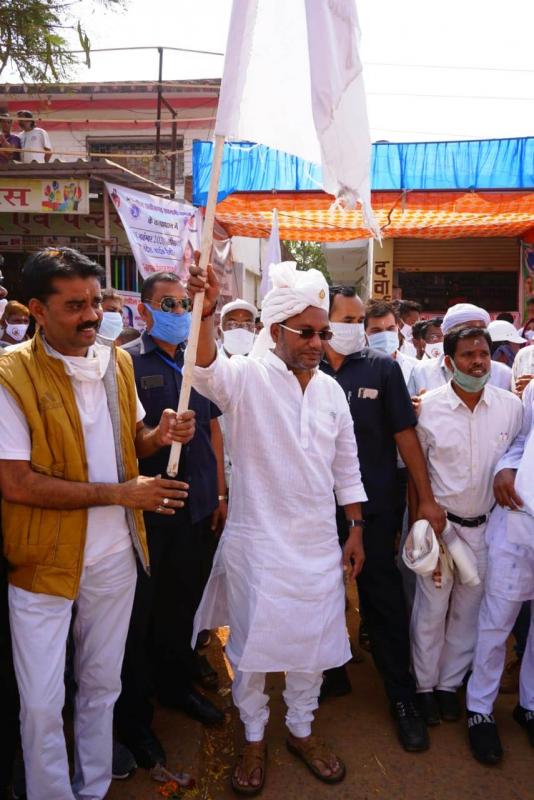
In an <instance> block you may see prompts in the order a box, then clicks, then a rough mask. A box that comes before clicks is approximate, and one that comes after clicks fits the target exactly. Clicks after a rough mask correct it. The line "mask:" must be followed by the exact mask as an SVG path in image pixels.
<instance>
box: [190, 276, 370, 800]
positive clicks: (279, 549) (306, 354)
mask: <svg viewBox="0 0 534 800" xmlns="http://www.w3.org/2000/svg"><path fill="white" fill-rule="evenodd" d="M191 276H192V277H191V278H190V281H189V289H190V291H191V292H192V293H195V292H197V291H200V290H202V289H204V288H206V294H205V297H204V314H203V320H204V321H203V323H202V325H201V331H200V340H199V347H198V352H197V361H196V363H197V368H196V370H195V378H194V386H195V389H196V390H197V391H198V392H200V393H201V394H204V395H205V396H207V397H208V398H210V399H211V400H212V401H213V402H215V403H216V404H217V406H218V407H219V408H220V409H221V411H222V412H223V413H224V415H225V427H226V434H227V445H228V449H229V452H230V457H231V459H232V469H233V472H232V492H231V494H230V506H229V515H228V520H227V523H226V527H225V530H224V533H223V535H222V538H221V541H220V544H219V548H218V550H217V554H216V556H215V560H214V565H213V569H212V573H211V576H210V580H209V582H208V585H207V587H206V590H205V592H204V597H203V599H202V602H201V605H200V607H199V610H198V612H197V617H196V629H195V632H194V633H193V638H194V637H195V636H196V631H197V630H200V629H202V628H212V627H215V626H219V625H228V624H229V625H230V639H229V642H228V645H227V648H226V654H227V656H228V658H229V660H230V662H231V664H232V666H233V670H234V682H233V687H232V692H233V698H234V702H235V704H236V706H237V707H238V709H239V713H240V716H241V719H242V721H243V723H244V725H245V736H246V743H245V746H244V748H243V751H242V753H241V755H240V757H239V760H238V763H237V765H236V768H235V770H234V772H233V774H232V779H231V780H232V787H233V789H234V791H236V792H238V793H243V794H250V793H257V792H258V791H260V790H261V788H262V786H263V783H264V779H265V767H266V764H265V743H264V730H265V726H266V724H267V720H268V716H269V711H268V706H267V702H268V697H267V695H266V694H265V691H264V690H265V673H266V672H282V671H283V672H285V673H286V689H285V692H284V699H285V701H286V704H287V707H288V711H287V716H286V722H287V726H288V728H289V737H288V739H287V746H288V748H289V750H290V751H291V752H292V753H294V754H295V755H297V756H298V757H299V758H301V759H302V760H303V761H304V762H305V763H306V765H307V766H308V768H309V769H310V770H311V772H312V773H313V774H314V775H315V777H317V778H319V779H320V780H322V781H325V782H327V783H334V782H338V781H340V780H342V779H343V778H344V776H345V767H344V765H343V763H342V761H341V760H340V759H339V758H338V757H337V756H336V755H335V754H334V753H333V752H332V751H331V750H330V749H329V748H328V747H327V746H326V745H325V744H324V743H323V742H321V741H320V740H318V739H316V738H315V737H313V736H311V722H312V720H313V712H314V710H315V709H316V708H317V704H318V697H319V691H320V688H321V683H322V678H323V671H324V670H325V669H328V668H330V667H334V666H340V665H342V664H344V663H346V662H347V661H348V660H350V657H351V654H350V647H349V642H348V637H347V632H346V625H345V613H344V609H345V591H344V586H343V571H342V554H341V550H340V547H339V543H338V536H337V527H336V511H335V500H334V491H335V492H336V496H337V501H338V503H339V504H340V505H342V506H344V510H345V514H346V517H347V520H348V525H349V528H350V535H349V538H348V540H347V543H346V545H345V548H344V559H345V564H346V565H347V567H348V568H349V573H350V575H351V576H354V575H355V574H357V573H358V572H359V571H360V569H361V567H362V566H363V559H364V555H363V544H362V525H363V523H362V515H361V507H360V503H361V502H363V501H365V500H366V499H367V498H366V494H365V491H364V489H363V486H362V483H361V478H360V470H359V462H358V454H357V447H356V439H355V436H354V427H353V422H352V418H351V415H350V412H349V408H348V405H347V401H346V399H345V395H344V393H343V391H342V390H341V388H340V387H339V386H338V384H337V383H336V382H335V381H334V380H333V379H332V378H330V377H329V376H327V375H325V374H324V373H323V372H321V371H320V370H318V369H317V367H318V365H319V362H320V359H321V356H322V341H324V340H326V339H327V338H330V337H331V336H332V331H331V330H330V327H329V321H328V308H329V296H328V285H327V283H326V281H325V280H324V277H323V276H322V274H321V273H320V272H318V271H317V270H309V271H307V272H298V271H297V270H296V265H295V264H294V263H285V264H277V265H274V266H272V267H271V270H270V278H271V281H272V284H273V288H272V289H271V291H270V292H268V294H267V295H266V296H265V298H264V300H263V307H262V322H263V323H264V330H263V331H262V333H261V334H260V337H259V338H260V339H261V340H262V341H261V342H260V341H259V342H258V345H259V347H258V349H259V350H260V348H262V345H263V344H265V352H266V354H265V355H264V356H262V357H259V358H251V357H243V356H233V357H232V358H231V359H226V358H221V357H220V355H218V354H217V348H216V345H215V339H214V330H213V324H212V320H211V316H212V314H213V313H214V311H215V308H216V304H217V297H218V286H217V282H216V279H215V276H214V273H213V271H212V270H211V268H210V269H209V270H208V276H205V275H203V274H202V273H201V272H200V270H199V269H197V268H192V269H191ZM271 337H272V338H271ZM271 347H274V351H271V349H270V348H271Z"/></svg>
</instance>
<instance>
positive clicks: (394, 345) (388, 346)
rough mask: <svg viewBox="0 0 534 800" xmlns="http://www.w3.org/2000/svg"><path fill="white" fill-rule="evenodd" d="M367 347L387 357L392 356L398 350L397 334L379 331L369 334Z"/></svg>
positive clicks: (395, 332)
mask: <svg viewBox="0 0 534 800" xmlns="http://www.w3.org/2000/svg"><path fill="white" fill-rule="evenodd" d="M367 341H368V342H369V347H371V348H373V349H374V350H381V351H382V352H383V353H386V354H387V355H388V356H392V355H393V353H395V352H396V351H397V350H398V349H399V334H398V333H397V331H380V332H379V333H370V334H368V336H367Z"/></svg>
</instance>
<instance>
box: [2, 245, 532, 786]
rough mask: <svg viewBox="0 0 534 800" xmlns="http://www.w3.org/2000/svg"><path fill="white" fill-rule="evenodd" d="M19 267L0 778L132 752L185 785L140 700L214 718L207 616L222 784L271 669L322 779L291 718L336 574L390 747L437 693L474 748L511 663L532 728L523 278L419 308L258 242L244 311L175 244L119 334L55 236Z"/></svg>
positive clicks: (309, 681)
mask: <svg viewBox="0 0 534 800" xmlns="http://www.w3.org/2000/svg"><path fill="white" fill-rule="evenodd" d="M22 277H23V285H24V299H25V301H26V302H27V305H24V304H23V303H21V302H18V301H14V300H9V301H8V302H6V304H5V306H4V308H3V312H2V318H1V320H0V336H1V339H0V348H1V349H0V353H1V355H0V429H1V433H2V435H1V437H0V442H1V444H0V489H1V493H2V536H3V551H4V562H3V565H2V570H3V571H2V586H1V608H0V678H1V686H2V697H3V701H4V705H3V708H4V709H5V712H6V713H5V714H4V715H3V717H2V722H1V725H2V726H3V728H4V731H3V733H4V736H3V740H4V741H5V742H7V746H6V747H4V748H3V751H2V753H1V755H0V796H2V795H1V792H2V791H5V792H6V793H7V789H8V787H9V786H11V791H12V796H13V797H18V798H21V797H24V796H26V797H28V798H29V800H51V798H53V800H73V799H74V798H86V799H87V798H92V799H93V800H99V799H101V798H104V797H105V796H106V793H107V791H108V788H109V784H110V781H111V779H112V777H116V778H124V777H127V776H128V775H130V774H131V773H132V772H133V770H134V769H135V768H136V766H139V767H143V768H145V769H148V770H150V771H151V772H152V774H153V776H155V777H157V778H159V779H161V778H162V777H163V778H165V777H170V778H173V779H175V780H176V781H177V782H179V783H180V784H181V785H184V786H185V785H187V784H188V781H189V776H187V775H185V774H182V773H175V772H173V771H172V768H171V767H170V766H169V765H168V763H167V755H166V750H165V742H163V741H162V740H161V738H160V735H159V733H158V730H157V725H156V724H155V722H154V702H155V701H156V700H157V702H158V703H159V704H160V705H163V706H165V707H168V708H171V709H175V710H177V711H178V712H181V713H185V714H187V715H189V716H191V717H193V718H194V719H196V720H199V721H200V722H202V723H203V724H205V725H217V724H223V723H224V721H225V713H224V711H223V710H221V708H220V707H219V706H218V704H217V701H216V695H213V694H211V695H210V692H212V691H213V690H214V689H216V688H217V687H218V682H219V675H218V673H217V670H216V669H215V668H214V667H213V665H212V664H211V663H210V661H209V660H208V657H207V651H206V646H207V644H208V643H209V640H210V637H211V632H212V631H213V630H214V629H216V628H220V627H223V626H228V628H229V635H228V639H227V643H226V649H225V652H226V656H227V659H228V661H229V663H230V665H231V669H232V674H233V682H232V697H233V702H234V705H235V707H236V709H237V711H238V713H239V716H240V719H241V721H242V723H243V727H244V743H243V747H242V749H241V751H240V754H239V757H238V760H237V763H236V765H235V767H234V768H233V770H232V773H231V783H232V786H233V789H234V790H235V792H236V793H238V794H248V795H251V794H257V793H258V792H260V791H261V789H262V787H263V785H264V782H265V777H266V773H267V748H266V745H265V729H266V726H267V722H268V717H269V706H268V700H269V698H268V696H267V694H266V691H265V676H266V673H268V672H283V673H285V690H284V700H285V703H286V706H287V714H286V724H287V728H288V736H287V741H286V744H287V748H288V750H289V751H290V753H292V754H293V755H294V756H295V757H296V758H298V759H300V760H301V761H302V762H303V763H304V764H305V765H306V766H307V767H308V768H309V770H310V772H311V773H312V774H313V775H314V776H315V777H316V778H317V779H318V780H321V781H323V782H326V783H337V782H339V781H341V780H343V778H344V777H345V774H346V767H345V764H344V763H343V760H342V759H341V757H340V756H339V755H338V753H337V751H336V750H335V749H333V748H332V747H331V746H330V745H329V744H327V743H326V742H324V741H323V740H322V739H321V738H320V737H318V736H316V735H315V734H313V733H312V723H313V719H314V713H315V711H316V709H317V707H318V704H319V702H323V701H327V699H328V697H329V696H339V695H343V694H346V693H348V692H350V691H351V690H352V687H351V682H350V678H349V674H348V672H347V669H346V664H347V662H348V661H349V660H350V659H351V655H352V652H351V643H350V641H349V638H348V634H347V627H346V618H345V613H346V597H345V593H346V582H347V581H356V585H357V592H358V597H359V616H360V640H361V641H362V642H364V641H365V642H368V644H369V648H370V651H371V654H372V657H373V660H374V664H375V666H376V669H377V670H378V672H379V674H380V676H381V679H382V681H383V686H384V692H385V695H386V698H387V702H388V704H389V708H390V710H391V716H392V723H393V725H392V731H393V730H395V731H396V734H397V736H398V739H399V742H400V744H401V746H402V747H403V748H404V749H405V750H407V751H409V752H420V751H424V750H427V749H428V748H429V746H430V737H429V728H432V726H436V725H439V724H441V722H442V721H449V722H452V721H457V720H459V719H460V718H461V717H462V716H464V714H465V716H466V720H467V736H468V741H469V744H470V747H471V750H472V753H473V755H474V756H475V757H476V758H477V759H478V760H479V761H480V762H482V763H484V764H495V763H497V762H498V761H500V760H501V758H502V756H503V749H502V745H501V741H500V738H499V733H498V729H497V724H496V721H495V718H494V716H493V706H494V703H495V699H496V696H497V693H498V691H499V687H500V683H501V681H502V680H506V679H507V680H508V682H509V683H512V684H513V682H514V678H515V681H516V683H517V684H518V687H517V686H516V687H514V686H512V690H513V689H514V688H516V689H517V688H518V690H519V697H518V703H517V705H516V707H515V710H514V712H513V716H514V719H515V720H516V722H517V723H518V724H519V725H521V726H522V727H523V728H524V729H525V730H526V734H527V736H528V739H529V741H530V744H531V745H533V746H534V634H533V633H532V624H534V623H531V614H530V602H531V600H533V599H534V544H533V542H534V539H533V537H534V518H533V517H534V498H533V496H532V488H531V484H532V481H531V474H532V473H531V472H530V469H532V467H533V458H534V451H533V448H534V436H531V435H530V434H531V429H532V425H533V424H534V423H533V405H534V382H531V379H532V378H533V377H534V347H532V345H533V344H534V300H533V301H532V302H531V303H530V304H529V308H528V315H527V319H526V321H525V323H524V324H523V325H522V326H521V327H520V328H519V329H518V328H517V327H516V326H515V325H514V324H513V321H510V319H509V318H506V317H504V316H503V318H497V319H496V320H494V321H491V319H490V315H489V314H488V312H487V311H486V310H485V309H483V308H480V307H477V306H475V305H473V304H470V303H458V304H456V305H454V306H452V307H450V308H448V309H447V310H445V308H444V310H443V311H444V313H443V315H442V316H434V317H432V318H429V319H425V320H423V319H421V307H420V306H419V305H418V304H417V303H416V302H414V301H408V300H403V301H397V302H393V303H388V302H385V301H369V302H368V303H367V304H364V303H363V302H362V300H361V299H360V298H359V297H358V296H357V294H356V293H355V290H354V289H353V288H351V287H348V286H333V287H329V286H328V285H327V283H326V280H325V278H324V277H323V275H322V274H321V273H319V272H317V271H316V270H308V271H299V270H297V269H296V266H295V265H294V264H292V263H283V264H277V265H273V266H272V267H271V272H270V279H271V282H272V289H271V290H270V291H269V292H268V293H267V295H266V296H265V298H264V299H263V302H262V308H261V324H260V325H258V319H257V318H258V311H257V309H256V308H255V306H254V305H253V304H251V303H249V302H247V301H245V300H241V299H239V298H238V299H236V300H233V301H232V302H231V303H228V304H227V305H225V306H223V308H222V309H219V290H218V285H217V280H216V277H215V274H214V272H213V271H212V270H211V268H208V271H207V272H206V273H204V272H202V271H201V270H200V269H199V268H198V267H192V268H191V275H190V278H189V282H188V285H187V287H186V286H184V285H183V284H182V283H181V282H180V280H179V279H178V277H177V276H176V275H175V274H173V273H168V272H160V273H155V274H153V275H152V276H150V277H149V278H148V279H147V280H145V281H144V283H143V286H142V291H141V300H140V304H139V309H138V310H139V315H140V317H141V318H142V320H143V322H144V325H145V330H144V332H143V333H142V334H139V332H137V331H135V330H130V329H125V328H124V322H123V317H122V298H121V295H120V294H119V293H118V292H116V291H115V290H113V289H106V290H102V288H101V281H102V269H101V267H99V265H98V264H96V263H94V262H92V261H91V260H90V259H88V258H87V257H86V256H83V255H81V254H80V253H78V252H76V251H74V250H71V249H68V248H61V249H47V250H43V251H40V252H38V253H36V254H34V255H32V256H31V257H30V258H29V259H28V261H27V262H26V264H25V266H24V269H23V273H22ZM200 291H203V292H204V295H203V310H202V321H201V325H200V336H199V343H198V349H197V355H196V367H195V370H194V377H193V387H194V388H193V391H192V394H191V399H190V403H189V410H188V411H187V412H185V413H183V414H180V415H178V413H177V412H176V411H175V409H176V408H177V406H178V398H179V394H180V389H181V386H182V380H183V375H182V372H183V369H184V353H185V349H186V346H187V341H188V337H189V333H190V326H191V301H192V299H193V297H194V295H195V294H196V293H197V292H200ZM501 316H502V315H501ZM216 319H217V323H215V320H216ZM512 320H513V318H512ZM260 328H261V330H260ZM30 334H31V337H30ZM173 442H180V443H181V445H182V456H181V459H180V467H179V472H178V475H177V478H176V479H170V478H168V477H166V474H167V462H168V458H169V450H170V446H171V444H172V443H173ZM510 636H512V637H513V638H514V641H515V645H516V656H515V658H514V661H513V663H512V664H511V665H510V666H509V667H507V668H506V670H505V656H506V646H507V641H508V638H509V637H510ZM353 644H354V645H356V643H353ZM503 672H504V677H503ZM464 684H465V685H466V694H465V703H464V701H463V692H462V691H461V689H462V685H464ZM65 705H67V706H69V707H70V708H71V711H72V716H73V723H74V724H73V754H74V758H73V762H74V764H73V773H72V775H71V770H70V768H69V758H68V754H67V753H68V751H67V744H66V740H65V734H64V729H63V717H62V714H63V710H64V707H65ZM19 743H20V752H19ZM5 796H6V797H7V796H8V795H7V794H6V795H5Z"/></svg>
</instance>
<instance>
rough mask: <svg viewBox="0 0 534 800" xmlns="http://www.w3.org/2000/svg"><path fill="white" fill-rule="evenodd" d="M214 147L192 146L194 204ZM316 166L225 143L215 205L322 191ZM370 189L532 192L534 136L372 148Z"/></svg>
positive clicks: (200, 198)
mask: <svg viewBox="0 0 534 800" xmlns="http://www.w3.org/2000/svg"><path fill="white" fill-rule="evenodd" d="M212 152H213V144H212V142H204V141H199V140H196V141H194V142H193V203H194V204H195V205H198V206H204V205H206V199H207V194H208V185H209V178H210V171H211V160H212ZM321 186H322V184H321V168H320V167H319V166H318V165H317V164H311V163H310V162H308V161H303V160H302V159H300V158H296V156H290V155H287V153H281V152H279V151H278V150H271V149H270V148H268V147H265V146H264V145H256V144H250V143H247V142H232V143H229V142H227V143H226V144H225V149H224V156H223V164H222V170H221V177H220V182H219V197H218V199H219V202H220V201H221V200H224V198H225V197H227V196H228V195H229V194H232V193H233V192H270V191H273V190H275V191H278V192H282V191H289V192H300V191H302V192H306V191H307V192H310V191H318V190H321ZM371 188H372V189H373V190H374V191H402V190H422V191H431V190H442V191H461V190H470V189H472V190H477V191H483V190H496V189H527V190H528V189H534V137H528V138H522V139H480V140H476V141H462V142H410V143H407V144H405V143H389V142H379V143H377V144H373V150H372V165H371Z"/></svg>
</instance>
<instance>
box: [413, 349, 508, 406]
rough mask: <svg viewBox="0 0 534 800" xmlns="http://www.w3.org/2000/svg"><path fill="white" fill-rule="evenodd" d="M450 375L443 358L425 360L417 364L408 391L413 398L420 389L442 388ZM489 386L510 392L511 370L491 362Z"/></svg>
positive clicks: (498, 362) (497, 362) (504, 365)
mask: <svg viewBox="0 0 534 800" xmlns="http://www.w3.org/2000/svg"><path fill="white" fill-rule="evenodd" d="M450 377H451V376H450V373H449V372H448V371H447V367H446V366H445V356H440V357H439V358H425V359H423V360H421V361H418V362H417V366H416V367H415V369H414V371H413V373H412V376H411V378H410V383H409V385H408V391H409V392H410V395H411V396H412V397H413V396H414V395H417V394H419V392H420V391H421V389H426V391H427V392H428V391H430V390H431V389H437V388H438V387H439V386H443V385H444V384H446V383H447V381H449V380H450ZM489 383H490V385H491V386H498V387H499V389H508V391H510V390H511V387H512V370H511V369H510V367H507V366H506V364H501V362H500V361H492V362H491V376H490V379H489Z"/></svg>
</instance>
